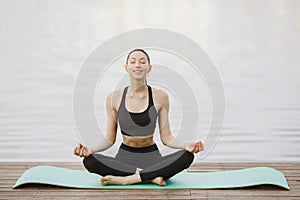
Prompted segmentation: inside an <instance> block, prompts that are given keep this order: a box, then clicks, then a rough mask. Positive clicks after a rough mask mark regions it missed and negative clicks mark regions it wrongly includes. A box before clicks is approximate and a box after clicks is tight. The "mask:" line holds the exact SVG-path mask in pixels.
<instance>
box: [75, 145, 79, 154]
mask: <svg viewBox="0 0 300 200" xmlns="http://www.w3.org/2000/svg"><path fill="white" fill-rule="evenodd" d="M78 154H79V149H78V147H76V148H75V155H78Z"/></svg>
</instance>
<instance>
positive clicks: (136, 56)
mask: <svg viewBox="0 0 300 200" xmlns="http://www.w3.org/2000/svg"><path fill="white" fill-rule="evenodd" d="M151 68H152V66H151V65H149V63H148V60H147V56H146V55H145V54H144V53H143V52H141V51H134V52H132V53H131V54H130V55H129V58H128V63H127V64H126V65H125V69H126V71H127V72H128V73H129V75H130V76H131V77H132V78H135V79H144V78H146V75H147V73H149V72H150V71H151Z"/></svg>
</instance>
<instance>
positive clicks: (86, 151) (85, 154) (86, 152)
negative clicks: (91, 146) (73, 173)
mask: <svg viewBox="0 0 300 200" xmlns="http://www.w3.org/2000/svg"><path fill="white" fill-rule="evenodd" d="M88 154H89V152H88V150H87V148H85V149H84V157H88V156H89V155H88Z"/></svg>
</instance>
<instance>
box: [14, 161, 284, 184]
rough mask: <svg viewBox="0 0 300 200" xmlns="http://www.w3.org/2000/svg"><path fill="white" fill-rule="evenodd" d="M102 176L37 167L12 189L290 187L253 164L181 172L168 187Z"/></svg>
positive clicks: (279, 175) (275, 172)
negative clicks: (31, 185)
mask: <svg viewBox="0 0 300 200" xmlns="http://www.w3.org/2000/svg"><path fill="white" fill-rule="evenodd" d="M100 177H101V176H99V175H96V174H92V173H89V172H87V171H82V170H72V169H66V168H61V167H54V166H36V167H32V168H30V169H28V170H26V171H25V172H24V173H23V175H22V176H21V177H20V178H19V179H18V180H17V182H16V184H15V185H14V186H13V188H16V187H18V186H20V185H23V184H27V183H40V184H48V185H56V186H62V187H71V188H99V189H101V188H103V189H108V188H137V189H138V188H140V189H145V188H153V189H155V188H202V189H207V188H239V187H247V186H254V185H261V184H272V185H277V186H281V187H283V188H285V189H289V185H288V183H287V181H286V179H285V177H284V174H283V173H282V172H280V171H278V170H276V169H273V168H270V167H254V168H247V169H241V170H232V171H223V172H181V173H179V174H177V175H175V176H173V177H172V178H171V179H169V180H167V185H166V186H158V185H156V184H152V183H147V184H134V185H108V186H102V185H101V184H100Z"/></svg>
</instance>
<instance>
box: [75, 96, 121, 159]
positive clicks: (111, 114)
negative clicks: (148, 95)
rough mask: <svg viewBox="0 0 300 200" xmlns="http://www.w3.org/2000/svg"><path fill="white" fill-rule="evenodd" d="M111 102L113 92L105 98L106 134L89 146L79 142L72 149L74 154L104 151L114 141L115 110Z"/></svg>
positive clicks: (81, 154) (84, 155)
mask: <svg viewBox="0 0 300 200" xmlns="http://www.w3.org/2000/svg"><path fill="white" fill-rule="evenodd" d="M113 103H114V101H113V93H110V94H109V95H108V96H107V98H106V113H107V125H106V135H105V136H103V137H101V138H99V140H97V142H96V144H95V145H93V146H92V147H90V148H89V147H86V146H83V145H82V144H79V145H78V146H77V147H75V149H74V154H75V155H78V156H80V157H87V156H89V155H90V154H92V153H96V152H100V151H104V150H106V149H108V148H109V147H111V146H112V145H113V144H114V143H115V141H116V134H117V111H116V110H115V109H114V106H113Z"/></svg>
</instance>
